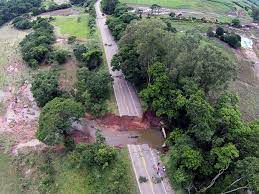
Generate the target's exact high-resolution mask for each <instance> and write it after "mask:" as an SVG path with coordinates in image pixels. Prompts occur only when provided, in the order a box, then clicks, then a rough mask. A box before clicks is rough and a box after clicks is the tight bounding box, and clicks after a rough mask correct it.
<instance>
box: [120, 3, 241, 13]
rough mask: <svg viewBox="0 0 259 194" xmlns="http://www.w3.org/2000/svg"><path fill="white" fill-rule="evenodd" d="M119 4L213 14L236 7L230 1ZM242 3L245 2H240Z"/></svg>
mask: <svg viewBox="0 0 259 194" xmlns="http://www.w3.org/2000/svg"><path fill="white" fill-rule="evenodd" d="M121 2H123V3H129V4H141V5H152V4H158V5H160V6H162V7H169V8H177V9H180V8H181V9H194V10H199V11H209V12H214V13H227V12H229V11H231V10H233V8H234V7H236V5H235V4H234V3H233V2H232V0H121ZM242 2H245V1H244V0H242Z"/></svg>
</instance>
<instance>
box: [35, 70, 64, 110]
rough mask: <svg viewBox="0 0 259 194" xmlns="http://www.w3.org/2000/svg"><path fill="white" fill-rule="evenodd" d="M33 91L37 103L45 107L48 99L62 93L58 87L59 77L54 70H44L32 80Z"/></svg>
mask: <svg viewBox="0 0 259 194" xmlns="http://www.w3.org/2000/svg"><path fill="white" fill-rule="evenodd" d="M31 91H32V94H33V97H34V98H35V100H36V102H37V105H38V106H40V107H43V106H44V105H45V104H46V103H47V102H48V101H50V100H52V99H54V98H55V97H57V96H59V95H60V94H61V91H59V89H58V79H57V75H56V73H54V72H53V71H42V72H40V73H38V74H37V75H36V77H35V78H34V80H33V82H32V87H31Z"/></svg>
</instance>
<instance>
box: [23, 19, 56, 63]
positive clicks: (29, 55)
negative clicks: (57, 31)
mask: <svg viewBox="0 0 259 194" xmlns="http://www.w3.org/2000/svg"><path fill="white" fill-rule="evenodd" d="M33 29H34V32H31V33H30V34H29V35H27V36H26V37H25V38H24V39H23V40H22V42H21V43H20V46H21V51H22V57H23V59H24V60H25V61H26V62H27V63H28V65H29V66H30V67H33V68H36V67H38V65H39V64H41V63H42V62H43V61H44V60H45V59H46V57H47V56H48V54H50V52H51V51H52V44H53V43H54V40H55V39H54V31H53V29H54V28H53V26H52V25H51V24H50V23H49V20H48V19H47V18H40V17H38V18H37V20H35V21H34V22H33Z"/></svg>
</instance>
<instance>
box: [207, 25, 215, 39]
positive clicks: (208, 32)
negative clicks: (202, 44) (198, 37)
mask: <svg viewBox="0 0 259 194" xmlns="http://www.w3.org/2000/svg"><path fill="white" fill-rule="evenodd" d="M207 36H208V37H214V36H215V33H214V32H213V28H212V27H209V28H208V31H207Z"/></svg>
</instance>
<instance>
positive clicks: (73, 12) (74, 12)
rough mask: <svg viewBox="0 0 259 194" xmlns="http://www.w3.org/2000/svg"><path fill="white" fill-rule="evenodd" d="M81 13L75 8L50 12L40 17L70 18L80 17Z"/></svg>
mask: <svg viewBox="0 0 259 194" xmlns="http://www.w3.org/2000/svg"><path fill="white" fill-rule="evenodd" d="M79 13H80V12H79V11H78V10H76V9H74V8H67V9H60V10H55V11H50V12H46V13H42V14H40V15H39V16H59V15H60V16H70V15H78V14H79Z"/></svg>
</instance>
